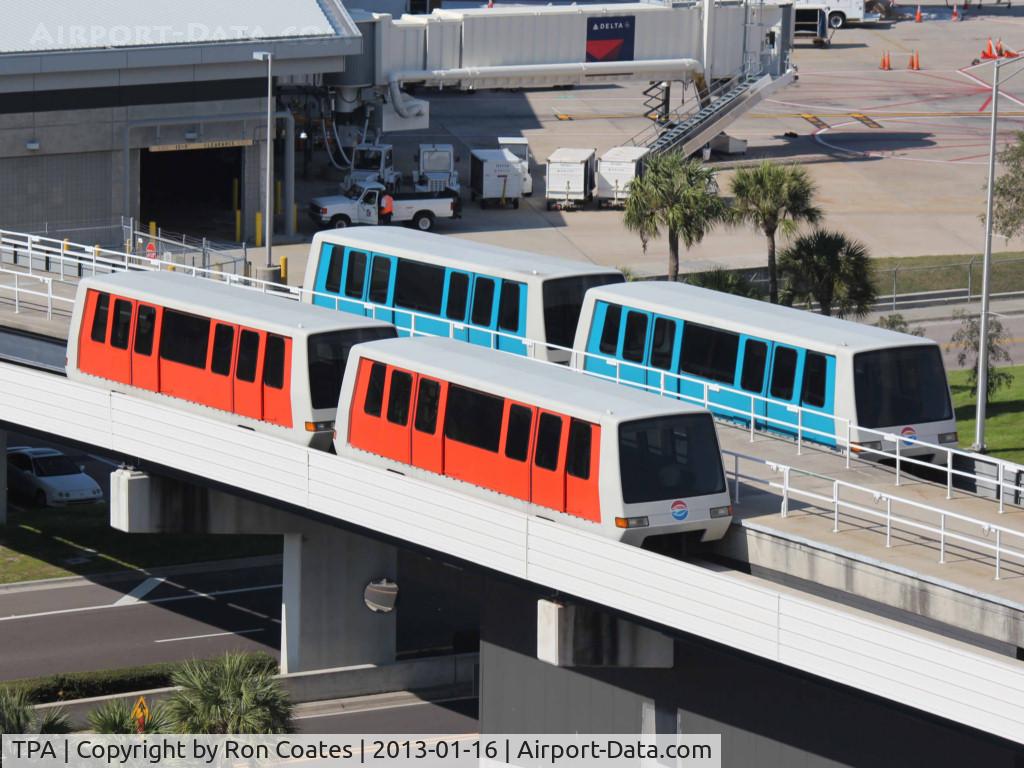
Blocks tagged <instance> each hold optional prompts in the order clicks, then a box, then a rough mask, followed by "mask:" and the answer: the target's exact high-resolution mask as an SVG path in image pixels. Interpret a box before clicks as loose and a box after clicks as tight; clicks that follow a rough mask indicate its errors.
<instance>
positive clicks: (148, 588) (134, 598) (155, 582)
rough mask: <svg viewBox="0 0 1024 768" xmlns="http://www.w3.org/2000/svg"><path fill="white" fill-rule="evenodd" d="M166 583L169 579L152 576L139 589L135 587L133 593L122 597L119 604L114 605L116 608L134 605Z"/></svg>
mask: <svg viewBox="0 0 1024 768" xmlns="http://www.w3.org/2000/svg"><path fill="white" fill-rule="evenodd" d="M165 581H167V579H165V578H162V577H157V576H152V577H150V578H148V579H146V580H145V581H143V582H142V583H141V584H139V585H138V586H137V587H135V589H133V590H132V591H131V592H129V593H128V594H126V595H124V596H122V597H121V598H120V599H119V600H118V601H117V602H115V603H114V605H115V606H121V605H131V604H132V603H137V602H139V601H140V600H141V599H142V598H144V597H145V596H146V595H148V594H149V593H150V592H152V591H153V590H154V589H156V588H157V587H159V586H160V585H161V584H163V583H164V582H165Z"/></svg>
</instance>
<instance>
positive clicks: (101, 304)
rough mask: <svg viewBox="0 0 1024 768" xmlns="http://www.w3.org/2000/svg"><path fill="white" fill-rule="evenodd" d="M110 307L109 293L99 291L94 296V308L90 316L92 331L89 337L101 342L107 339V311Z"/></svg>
mask: <svg viewBox="0 0 1024 768" xmlns="http://www.w3.org/2000/svg"><path fill="white" fill-rule="evenodd" d="M109 308H110V294H109V293H101V294H100V295H99V296H97V297H96V309H95V311H94V312H93V316H92V332H91V333H90V334H89V338H91V339H92V340H93V341H98V342H99V343H100V344H103V343H104V342H106V340H107V312H108V310H109Z"/></svg>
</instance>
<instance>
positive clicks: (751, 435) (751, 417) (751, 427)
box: [750, 395, 756, 442]
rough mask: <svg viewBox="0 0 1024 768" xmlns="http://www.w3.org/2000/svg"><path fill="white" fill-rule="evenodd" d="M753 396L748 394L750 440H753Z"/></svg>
mask: <svg viewBox="0 0 1024 768" xmlns="http://www.w3.org/2000/svg"><path fill="white" fill-rule="evenodd" d="M755 402H756V401H755V400H754V396H753V395H751V396H750V442H754V404H755Z"/></svg>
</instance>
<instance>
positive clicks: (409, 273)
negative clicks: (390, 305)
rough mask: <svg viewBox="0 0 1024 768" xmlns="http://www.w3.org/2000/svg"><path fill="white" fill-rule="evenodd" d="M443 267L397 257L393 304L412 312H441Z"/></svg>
mask: <svg viewBox="0 0 1024 768" xmlns="http://www.w3.org/2000/svg"><path fill="white" fill-rule="evenodd" d="M442 296H444V268H443V267H438V266H435V265H433V264H424V263H422V262H419V261H412V260H411V259H399V260H398V268H397V269H396V270H395V306H396V307H404V308H405V309H411V310H413V311H414V312H426V313H428V314H431V315H440V314H441V298H442Z"/></svg>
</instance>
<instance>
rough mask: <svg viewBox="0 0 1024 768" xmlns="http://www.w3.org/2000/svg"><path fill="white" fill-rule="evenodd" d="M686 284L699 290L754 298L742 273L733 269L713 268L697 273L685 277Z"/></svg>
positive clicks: (750, 286)
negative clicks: (703, 289)
mask: <svg viewBox="0 0 1024 768" xmlns="http://www.w3.org/2000/svg"><path fill="white" fill-rule="evenodd" d="M686 282H688V283H689V284H690V285H696V286H698V287H700V288H707V289H709V290H712V291H721V292H722V293H731V294H733V295H735V296H744V297H746V298H748V299H750V298H754V295H755V293H756V291H755V290H754V286H753V285H751V283H750V280H748V279H747V278H746V277H745V276H744V275H743V273H741V272H739V271H738V270H735V269H726V268H725V267H715V268H714V269H712V270H710V271H708V272H697V273H696V274H693V275H687V277H686Z"/></svg>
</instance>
